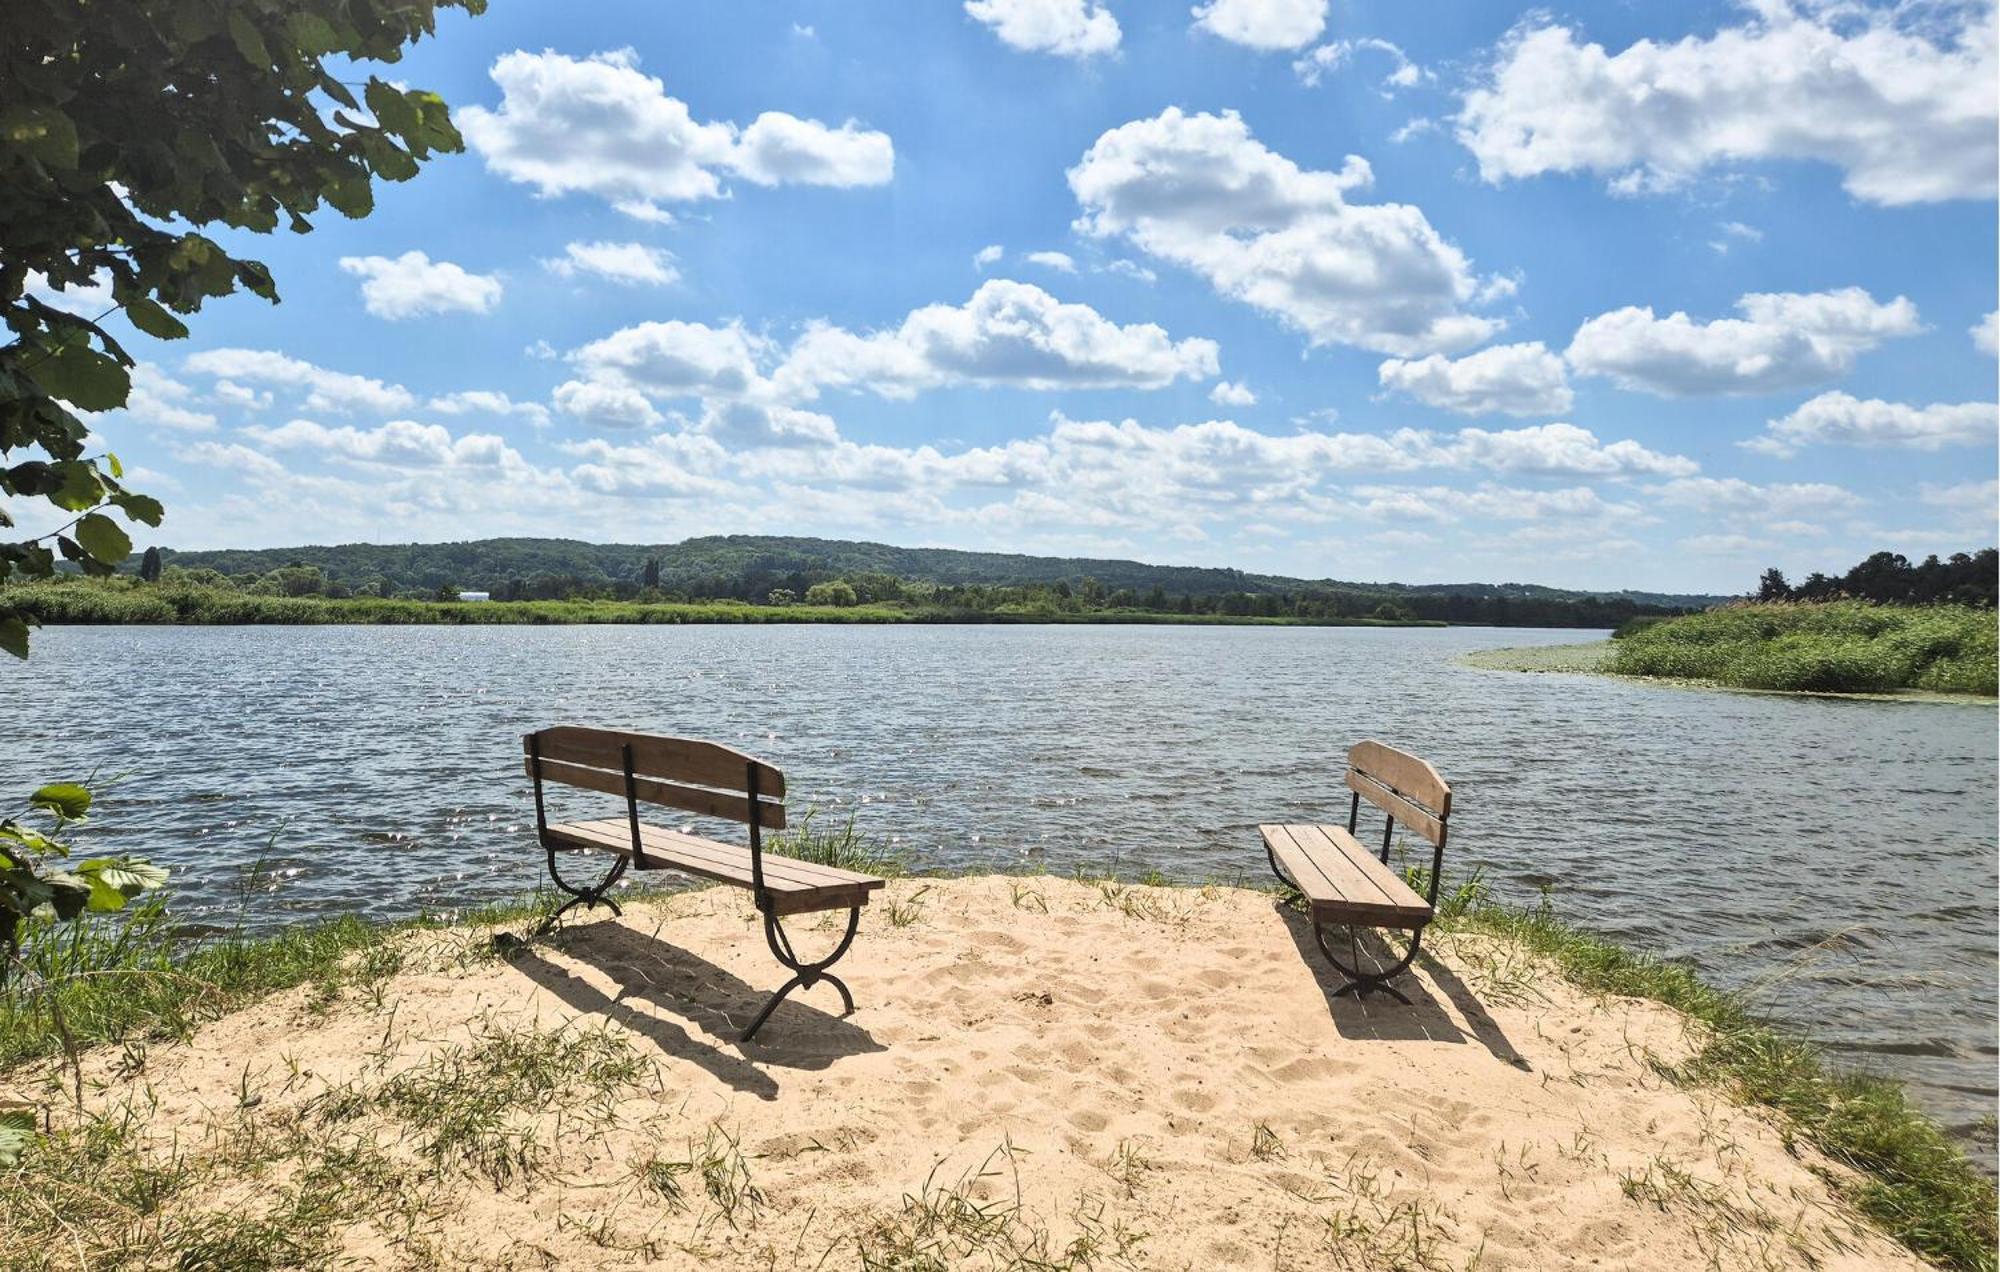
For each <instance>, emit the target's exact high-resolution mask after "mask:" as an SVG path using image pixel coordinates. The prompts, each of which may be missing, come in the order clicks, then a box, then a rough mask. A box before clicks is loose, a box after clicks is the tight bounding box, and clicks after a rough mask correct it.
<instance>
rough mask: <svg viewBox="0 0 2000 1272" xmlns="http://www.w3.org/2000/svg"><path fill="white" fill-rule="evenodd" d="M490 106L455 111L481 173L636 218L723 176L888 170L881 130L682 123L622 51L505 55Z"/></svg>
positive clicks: (792, 119)
mask: <svg viewBox="0 0 2000 1272" xmlns="http://www.w3.org/2000/svg"><path fill="white" fill-rule="evenodd" d="M491 73H492V77H493V82H494V83H496V84H498V85H499V86H500V94H501V99H500V105H499V107H498V108H497V109H491V110H489V109H486V108H484V107H479V106H468V107H464V108H462V109H461V110H459V111H458V112H457V116H458V119H459V122H460V125H461V127H462V129H463V131H464V133H465V137H466V140H467V141H468V142H469V143H470V144H471V145H472V147H473V149H475V150H477V151H478V152H479V153H480V154H481V155H482V156H484V157H485V160H486V166H487V167H488V168H490V169H491V170H492V171H494V172H497V173H499V174H500V175H501V176H504V177H506V178H508V179H510V180H513V181H519V182H522V183H524V184H527V185H532V186H534V187H535V188H536V190H537V191H539V192H540V193H541V194H544V195H560V194H569V193H573V192H582V193H587V194H593V195H596V196H598V197H599V198H602V199H605V200H607V201H609V202H610V203H611V204H612V205H613V206H615V207H617V208H618V209H619V210H620V211H622V212H625V213H627V214H629V215H633V216H637V217H640V218H642V219H649V220H659V219H671V217H670V215H669V214H667V213H666V212H665V211H664V210H663V209H661V208H660V207H659V204H661V203H677V202H687V201H690V200H697V199H713V198H718V197H720V196H721V195H722V194H723V192H724V191H723V176H724V174H735V175H738V176H741V177H743V178H744V179H745V180H748V181H752V182H755V183H757V184H759V185H780V184H803V185H823V186H871V185H883V184H886V183H887V182H888V181H889V179H890V178H891V176H892V175H893V174H894V171H895V147H894V145H893V143H892V142H891V140H890V138H889V136H888V134H887V133H882V132H877V131H873V130H869V129H865V128H862V127H861V126H859V125H858V124H856V123H854V122H852V121H849V122H847V123H844V124H842V125H841V126H839V127H838V128H835V127H830V126H828V125H826V124H824V123H821V122H819V121H818V120H813V119H800V118H798V117H796V116H793V115H789V114H786V113H784V112H782V111H766V112H764V113H763V114H761V115H759V116H757V118H756V119H755V120H754V121H753V122H752V123H751V124H750V125H749V127H747V128H742V129H739V128H738V127H737V126H736V125H735V124H733V123H730V122H728V121H726V120H723V121H702V120H697V119H696V118H694V115H693V114H692V112H691V111H690V110H689V109H688V106H687V103H685V102H683V101H681V100H680V99H678V98H676V97H672V96H670V95H669V94H668V93H667V91H666V86H665V85H664V84H662V83H661V82H660V80H659V79H658V78H656V77H654V76H651V75H647V74H645V73H643V72H642V71H640V70H639V58H638V55H637V54H636V53H634V52H633V51H632V50H630V49H619V50H616V51H613V52H609V53H599V54H595V55H593V56H591V57H586V58H574V57H569V56H566V55H564V54H561V53H556V52H553V51H547V52H542V53H528V52H525V51H522V50H516V51H515V52H512V53H507V54H503V55H502V56H501V57H500V58H499V59H498V60H497V61H495V62H494V63H493V68H492V72H491Z"/></svg>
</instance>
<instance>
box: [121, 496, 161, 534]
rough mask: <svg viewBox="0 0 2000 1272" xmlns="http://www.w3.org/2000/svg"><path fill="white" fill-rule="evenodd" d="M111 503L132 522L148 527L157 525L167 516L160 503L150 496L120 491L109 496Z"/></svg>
mask: <svg viewBox="0 0 2000 1272" xmlns="http://www.w3.org/2000/svg"><path fill="white" fill-rule="evenodd" d="M111 502H112V503H113V504H116V505H117V507H118V510H119V511H120V512H123V513H124V514H125V515H126V516H128V517H130V518H132V520H134V521H143V522H144V523H146V524H147V525H149V526H157V525H159V524H160V520H161V518H163V517H165V516H166V515H167V510H166V509H165V508H163V507H161V506H160V501H159V500H157V499H155V498H153V497H152V496H151V495H135V494H133V493H131V492H130V491H125V490H121V491H119V492H118V493H117V494H115V495H113V496H111Z"/></svg>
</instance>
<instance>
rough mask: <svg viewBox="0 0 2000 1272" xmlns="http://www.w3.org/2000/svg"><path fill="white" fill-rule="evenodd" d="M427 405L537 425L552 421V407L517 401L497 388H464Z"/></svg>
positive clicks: (438, 409)
mask: <svg viewBox="0 0 2000 1272" xmlns="http://www.w3.org/2000/svg"><path fill="white" fill-rule="evenodd" d="M424 405H425V407H426V408H427V409H429V410H432V411H436V412H437V413H438V414H440V415H502V416H514V417H517V418H520V419H524V420H526V421H528V423H530V424H533V425H534V426H535V427H537V428H540V427H541V426H542V425H544V424H547V423H548V422H549V408H547V407H546V406H543V405H542V404H541V403H540V402H516V401H515V400H514V399H512V398H510V397H508V396H507V395H506V394H505V393H501V392H499V391H498V390H495V389H462V390H460V391H459V392H457V393H444V394H440V395H438V396H437V397H434V398H432V399H431V400H430V401H429V402H426V403H425V404H424Z"/></svg>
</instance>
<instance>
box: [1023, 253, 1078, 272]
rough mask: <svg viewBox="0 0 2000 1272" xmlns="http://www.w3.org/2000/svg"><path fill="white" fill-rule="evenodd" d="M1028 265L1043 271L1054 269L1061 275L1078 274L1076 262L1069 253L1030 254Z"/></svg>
mask: <svg viewBox="0 0 2000 1272" xmlns="http://www.w3.org/2000/svg"><path fill="white" fill-rule="evenodd" d="M1027 259H1028V263H1029V264H1031V265H1039V266H1041V267H1042V268H1043V269H1052V270H1055V271H1056V272H1058V273H1061V274H1074V273H1076V261H1075V260H1074V259H1072V258H1071V257H1070V254H1069V253H1068V252H1029V253H1028V256H1027Z"/></svg>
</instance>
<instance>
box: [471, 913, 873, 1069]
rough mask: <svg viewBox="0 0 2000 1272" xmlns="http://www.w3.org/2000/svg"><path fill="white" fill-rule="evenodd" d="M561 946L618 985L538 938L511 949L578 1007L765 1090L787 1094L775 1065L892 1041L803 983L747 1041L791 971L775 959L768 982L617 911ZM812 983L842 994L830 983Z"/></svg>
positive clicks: (567, 934) (535, 976)
mask: <svg viewBox="0 0 2000 1272" xmlns="http://www.w3.org/2000/svg"><path fill="white" fill-rule="evenodd" d="M553 948H554V949H556V950H558V951H560V952H561V953H562V954H564V955H566V956H568V957H569V958H572V959H575V960H576V961H577V962H580V963H584V964H587V965H589V966H590V967H593V968H595V969H597V970H598V971H600V972H602V973H604V975H605V976H607V977H609V978H610V980H611V982H612V984H614V985H616V986H617V987H618V988H617V993H616V994H615V995H608V994H606V993H605V992H604V991H603V990H601V989H599V988H598V987H597V986H595V985H593V984H591V983H590V982H589V981H586V980H584V979H583V978H582V977H580V976H577V975H576V974H574V973H573V972H571V971H570V970H569V969H568V968H566V967H564V966H562V965H561V964H560V963H557V962H555V961H554V960H552V959H550V958H548V957H547V956H546V955H544V954H543V953H542V952H541V951H540V950H538V949H537V948H535V947H534V946H532V945H526V944H513V945H510V946H508V948H507V949H506V950H505V958H506V960H507V962H508V963H509V964H510V965H511V966H513V967H514V968H515V970H517V971H519V972H520V973H521V974H522V975H524V976H526V977H527V978H528V979H529V980H531V981H533V982H535V984H537V985H539V986H541V987H542V988H543V989H545V990H547V991H548V992H549V993H551V994H553V995H555V996H556V997H557V998H559V999H561V1000H562V1001H563V1002H564V1003H566V1004H568V1005H569V1006H570V1007H571V1008H573V1009H574V1010H576V1011H578V1012H581V1013H586V1014H590V1015H598V1016H603V1017H605V1018H606V1019H608V1020H615V1021H617V1022H618V1023H619V1024H620V1025H623V1026H624V1027H625V1028H627V1029H629V1030H631V1031H632V1032H634V1033H636V1034H639V1035H641V1036H643V1037H645V1038H647V1039H649V1040H651V1041H652V1042H653V1044H654V1045H656V1046H657V1047H659V1049H660V1050H661V1051H662V1052H663V1053H664V1054H666V1055H669V1056H672V1057H674V1058H675V1059H679V1060H686V1061H688V1062H689V1063H691V1064H695V1065H699V1066H700V1067H702V1068H703V1069H706V1070H708V1071H709V1072H710V1073H712V1074H714V1075H715V1076H716V1077H717V1078H719V1079H721V1080H722V1081H724V1082H727V1083H728V1084H729V1085H730V1086H732V1087H734V1088H736V1089H737V1090H739V1091H743V1092H746V1093H748V1094H751V1095H755V1096H757V1097H758V1098H759V1099H765V1100H775V1099H776V1098H778V1087H779V1084H778V1080H777V1078H776V1077H775V1076H774V1075H773V1073H772V1070H774V1069H801V1070H814V1069H825V1068H827V1067H828V1066H830V1065H832V1064H833V1063H834V1062H835V1061H837V1060H840V1059H842V1058H843V1057H846V1056H854V1055H863V1054H865V1053H867V1052H871V1051H881V1050H883V1049H884V1048H883V1047H882V1045H881V1044H880V1043H878V1042H876V1041H875V1039H874V1038H873V1037H871V1036H870V1035H869V1033H868V1031H867V1030H865V1029H863V1028H861V1027H860V1026H859V1025H856V1024H854V1023H853V1022H851V1021H849V1020H845V1019H843V1018H841V1017H839V1016H834V1015H830V1014H828V1013H827V1012H824V1011H821V1010H819V1009H818V1008H816V1007H813V1006H811V1005H810V1004H808V1003H803V1002H800V1001H799V999H800V997H801V994H800V992H799V991H793V994H792V996H791V997H789V998H787V999H786V1000H785V1001H784V1002H783V1003H782V1004H781V1005H780V1006H779V1007H778V1010H777V1011H776V1012H774V1013H773V1014H772V1016H771V1019H770V1020H769V1021H768V1022H767V1023H766V1024H765V1026H764V1028H763V1029H762V1030H760V1031H759V1032H758V1034H757V1037H756V1040H755V1041H753V1042H748V1043H743V1042H738V1041H737V1040H736V1036H737V1034H739V1033H740V1032H742V1030H743V1027H744V1026H745V1025H747V1024H749V1023H750V1021H751V1020H752V1019H753V1018H755V1016H756V1014H757V1012H758V1010H759V1009H760V1008H762V1007H763V1005H764V1000H765V999H767V998H769V997H770V996H771V994H772V992H773V991H775V990H776V989H777V987H778V986H779V985H780V984H782V983H783V981H784V979H785V977H786V976H788V975H789V973H788V972H786V971H785V969H784V968H782V967H779V966H778V965H777V963H776V961H775V960H774V961H773V963H772V975H771V985H770V986H769V987H768V988H762V989H760V988H758V987H757V986H755V985H751V984H749V983H748V982H747V981H744V980H743V979H742V978H740V977H738V976H736V975H735V974H733V973H731V972H728V971H725V970H724V969H722V968H720V967H717V966H716V965H715V964H713V963H711V962H709V961H708V960H706V959H704V958H701V957H700V956H698V955H696V954H693V953H690V952H689V951H687V950H684V949H681V948H679V947H677V946H674V945H670V944H668V943H667V942H665V941H663V940H661V939H660V938H659V937H658V936H657V935H656V934H650V933H646V932H640V931H635V930H634V929H632V928H629V927H626V926H625V925H624V924H622V923H618V922H615V921H605V922H600V923H592V924H588V925H579V926H577V927H571V928H565V929H564V930H563V931H562V933H561V934H560V935H559V936H558V937H557V938H556V940H555V942H554V944H553ZM811 992H812V993H814V994H817V995H825V996H827V997H830V998H832V997H834V991H833V990H832V989H831V988H830V987H821V986H816V987H815V988H814V989H813V990H812V991H811ZM835 1001H836V1002H837V1001H838V999H837V998H835ZM683 1022H685V1023H683Z"/></svg>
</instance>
